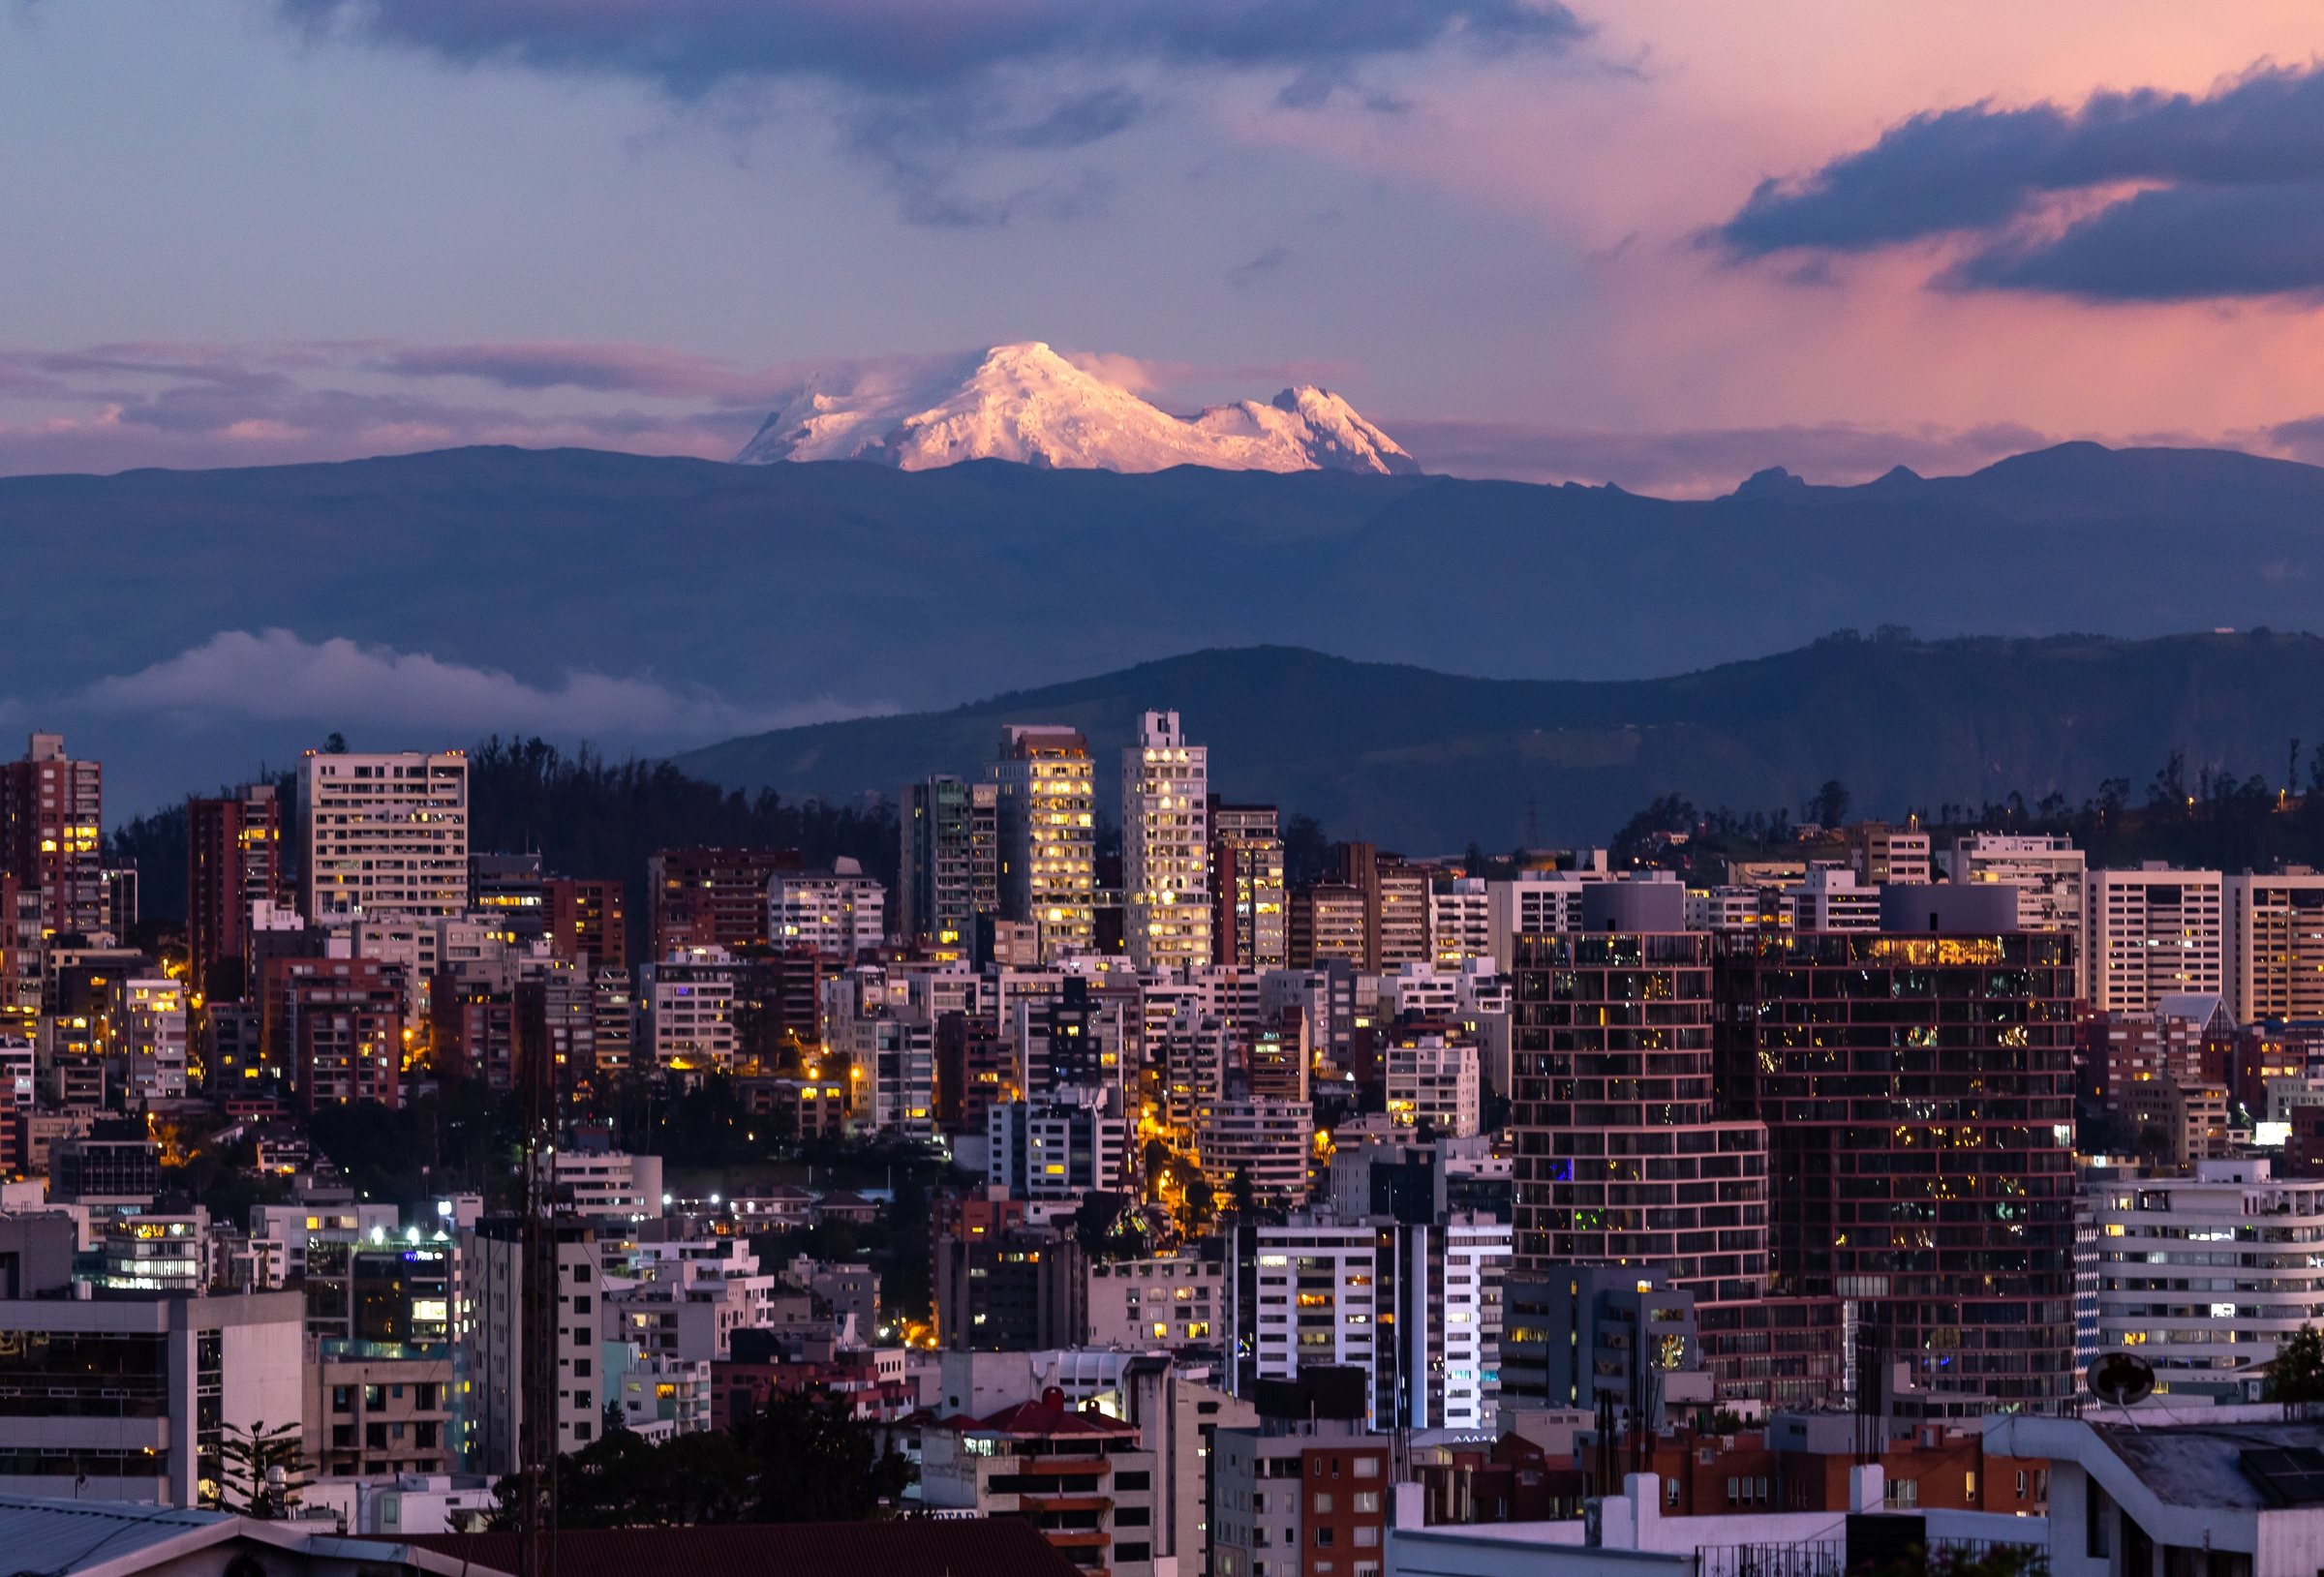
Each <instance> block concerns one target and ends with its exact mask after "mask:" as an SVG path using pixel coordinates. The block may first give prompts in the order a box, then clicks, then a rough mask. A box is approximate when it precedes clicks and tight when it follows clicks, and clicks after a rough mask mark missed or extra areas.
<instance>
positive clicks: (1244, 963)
mask: <svg viewBox="0 0 2324 1577" xmlns="http://www.w3.org/2000/svg"><path fill="white" fill-rule="evenodd" d="M1209 811H1210V869H1209V875H1208V884H1209V892H1210V957H1211V961H1212V962H1214V963H1222V964H1233V965H1235V966H1237V967H1238V968H1242V969H1254V970H1269V969H1281V968H1284V967H1285V966H1286V965H1287V964H1288V963H1289V961H1290V958H1291V933H1290V922H1291V914H1290V908H1289V905H1288V903H1287V902H1286V894H1285V892H1284V887H1283V838H1282V835H1281V833H1280V831H1279V829H1278V828H1277V825H1276V818H1275V807H1274V806H1273V805H1271V804H1227V803H1225V802H1224V801H1222V800H1221V799H1219V797H1218V796H1217V795H1215V794H1213V795H1211V796H1210V806H1209Z"/></svg>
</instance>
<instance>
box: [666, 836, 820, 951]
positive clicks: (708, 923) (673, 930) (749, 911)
mask: <svg viewBox="0 0 2324 1577" xmlns="http://www.w3.org/2000/svg"><path fill="white" fill-rule="evenodd" d="M806 868H807V866H806V863H805V862H804V861H803V860H802V859H801V858H800V854H799V851H798V850H797V849H657V850H656V851H655V852H654V853H653V854H652V855H650V856H648V857H647V860H646V905H647V909H646V936H647V940H648V941H649V942H650V943H651V945H652V947H653V950H654V952H653V957H654V959H655V960H657V961H658V960H660V959H663V958H667V957H668V956H669V955H670V954H671V953H672V952H673V951H674V950H676V949H679V948H697V947H721V948H730V949H731V948H742V947H748V946H749V945H750V944H752V943H759V942H765V941H766V940H768V935H767V881H768V879H769V878H770V877H772V876H773V875H774V874H775V873H776V872H777V871H779V870H804V869H806Z"/></svg>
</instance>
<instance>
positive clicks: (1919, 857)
mask: <svg viewBox="0 0 2324 1577" xmlns="http://www.w3.org/2000/svg"><path fill="white" fill-rule="evenodd" d="M1847 832H1848V863H1849V869H1850V872H1852V873H1853V874H1854V876H1855V878H1856V881H1857V883H1858V884H1859V885H1860V886H1864V887H1909V886H1913V885H1915V884H1918V883H1922V882H1928V881H1933V880H1935V879H1936V878H1935V876H1934V874H1933V872H1932V869H1931V865H1932V861H1931V859H1930V847H1929V834H1926V833H1924V832H1921V831H1920V830H1919V829H1918V828H1917V827H1891V826H1889V825H1888V824H1887V823H1886V822H1882V821H1860V822H1857V823H1855V824H1854V825H1853V826H1851V827H1850V828H1849V829H1848V830H1847Z"/></svg>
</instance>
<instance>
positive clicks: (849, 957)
mask: <svg viewBox="0 0 2324 1577" xmlns="http://www.w3.org/2000/svg"><path fill="white" fill-rule="evenodd" d="M887 903H888V890H887V889H886V888H885V887H884V886H882V885H881V884H880V883H878V882H875V881H873V880H872V879H871V877H869V876H867V875H865V874H864V867H863V864H862V863H861V862H860V861H856V860H852V859H849V858H848V857H847V856H845V855H841V857H840V858H838V859H837V860H834V861H833V862H832V866H831V869H829V870H827V871H825V870H818V871H804V870H802V871H777V872H776V873H775V874H774V875H773V876H771V877H769V878H768V880H767V935H768V938H769V939H770V940H771V941H772V942H773V943H774V945H775V946H777V947H782V948H790V947H806V948H812V949H814V951H815V952H816V953H818V954H820V955H824V956H826V957H832V958H840V959H844V960H846V961H848V962H850V963H852V962H853V961H854V960H855V958H856V956H857V955H859V954H864V953H873V952H877V951H878V949H879V946H880V944H881V943H883V942H885V941H886V940H887V939H888V937H887V932H888V921H887V913H888V909H887Z"/></svg>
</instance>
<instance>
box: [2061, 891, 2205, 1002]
mask: <svg viewBox="0 0 2324 1577" xmlns="http://www.w3.org/2000/svg"><path fill="white" fill-rule="evenodd" d="M2223 887H2224V883H2223V881H2222V879H2221V877H2220V874H2219V873H2218V872H2217V871H2216V870H2173V869H2171V868H2170V867H2168V866H2167V865H2164V864H2162V863H2161V862H2159V861H2150V862H2149V863H2148V864H2145V865H2143V866H2141V867H2140V868H2139V869H2137V870H2094V871H2092V872H2091V873H2090V884H2089V889H2088V893H2089V896H2088V900H2087V903H2086V905H2085V914H2084V918H2083V935H2084V938H2085V946H2086V951H2087V952H2088V954H2089V956H2090V1005H2091V1006H2092V1007H2093V1008H2095V1009H2096V1010H2097V1011H2098V1012H2100V1013H2107V1012H2121V1013H2152V1012H2154V1011H2155V1007H2156V1003H2158V1002H2160V1001H2161V1000H2162V998H2164V997H2166V996H2179V995H2188V994H2193V995H2212V996H2217V995H2221V994H2223V992H2224V989H2225V979H2224V975H2225V971H2224V969H2223V968H2222V964H2223V955H2224V953H2225V947H2224V937H2223V935H2222V932H2223V929H2224V926H2223V925H2222V920H2223V915H2222V910H2223V908H2224V901H2223V899H2224V895H2223Z"/></svg>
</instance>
